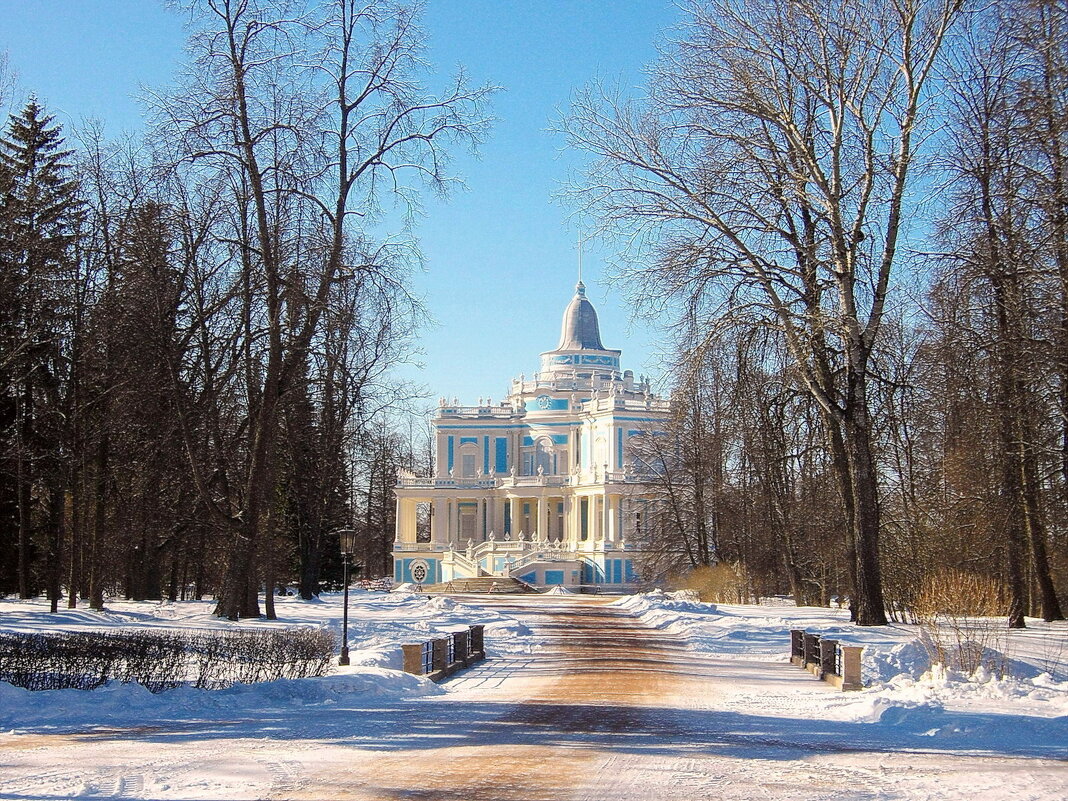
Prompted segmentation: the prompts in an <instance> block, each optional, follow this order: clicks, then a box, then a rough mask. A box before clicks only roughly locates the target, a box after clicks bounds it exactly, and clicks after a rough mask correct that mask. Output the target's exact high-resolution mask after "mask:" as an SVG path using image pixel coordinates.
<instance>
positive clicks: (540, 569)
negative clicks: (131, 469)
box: [393, 281, 669, 592]
mask: <svg viewBox="0 0 1068 801" xmlns="http://www.w3.org/2000/svg"><path fill="white" fill-rule="evenodd" d="M619 357H620V351H618V350H612V349H610V348H606V347H604V345H602V344H601V334H600V329H599V326H598V322H597V312H596V311H595V310H594V308H593V304H591V303H590V301H589V300H588V299H587V298H586V289H585V286H584V285H583V284H582V282H581V281H580V282H579V283H578V286H577V287H576V288H575V296H574V297H573V298H572V299H571V302H570V303H569V304H568V306H567V308H566V310H565V311H564V319H563V326H562V330H561V333H560V343H559V344H558V345H557V347H556V349H555V350H551V351H549V352H547V353H543V354H542V355H541V369H540V370H539V372H537V373H535V374H534V376H533V378H531V379H529V380H528V379H526V378H525V377H524V376H520V377H519V378H518V379H516V380H513V381H512V386H511V390H510V392H509V393H508V396H507V398H505V399H504V400H503V401H502V402H501V403H500V404H496V405H495V404H493V403H492V402H490V401H486V402H482V400H481V399H480V401H479V404H478V405H477V406H460V405H457V403H456V402H455V400H454V401H453V402H452V403H448V402H447V401H446V399H444V398H442V399H440V400H439V404H438V409H437V413H436V415H435V417H434V420H433V427H434V432H435V443H436V469H435V474H434V475H433V476H427V477H422V476H416V475H414V474H411V473H407V472H406V473H403V474H402V475H401V476H400V477H399V479H398V482H397V487H396V494H397V536H396V542H395V544H394V551H393V558H394V580H395V581H396V582H411V583H416V584H431V583H441V582H445V583H448V582H450V581H457V580H461V579H471V578H476V577H486V576H498V577H502V578H507V577H511V578H517V579H519V580H520V581H523V582H525V583H527V584H530V585H532V586H535V587H547V586H552V585H560V586H563V587H566V588H570V589H573V590H582V591H594V592H596V591H623V590H627V589H630V588H633V587H634V586H635V584H636V582H637V581H638V569H637V565H638V563H640V561H641V560H640V556H641V550H640V548H641V542H642V523H643V520H642V518H643V514H645V512H646V509H647V504H648V503H649V499H648V496H647V495H645V494H644V493H643V484H642V472H641V470H640V469H637V468H636V466H635V465H636V462H637V463H640V459H636V458H635V457H636V454H635V453H632V449H633V445H634V444H636V443H637V442H638V440H634V439H633V438H635V437H639V436H641V435H643V434H655V433H658V431H659V429H661V428H662V427H663V426H664V422H665V418H666V417H667V415H668V412H669V407H668V401H667V400H665V399H662V398H658V397H656V396H655V395H653V394H652V392H651V391H650V387H649V382H648V380H646V379H644V378H642V379H639V380H635V378H634V374H633V372H632V371H630V370H626V371H620V364H619Z"/></svg>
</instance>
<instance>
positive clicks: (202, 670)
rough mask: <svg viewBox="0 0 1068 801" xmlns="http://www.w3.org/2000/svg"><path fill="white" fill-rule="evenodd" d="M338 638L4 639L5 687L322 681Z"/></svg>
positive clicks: (310, 633) (317, 634)
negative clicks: (130, 683) (319, 677)
mask: <svg viewBox="0 0 1068 801" xmlns="http://www.w3.org/2000/svg"><path fill="white" fill-rule="evenodd" d="M334 650H335V641H334V636H333V635H332V634H330V632H328V631H325V630H323V629H315V628H306V627H304V628H291V629H283V630H269V631H243V630H219V631H215V630H210V631H202V632H197V633H187V632H183V631H129V630H120V631H113V632H112V631H108V632H55V633H48V634H18V633H0V681H6V682H10V683H11V684H14V685H15V686H17V687H25V688H26V689H28V690H66V689H78V690H91V689H93V688H95V687H100V686H101V685H103V684H106V683H107V682H109V681H121V682H135V683H137V684H141V685H143V686H145V687H146V688H148V689H149V690H151V691H152V692H154V693H158V692H161V691H163V690H169V689H172V688H174V687H180V686H182V685H189V686H193V687H199V688H203V689H221V688H224V687H230V686H232V685H234V684H252V683H254V682H260V681H273V680H275V679H302V678H307V677H309V676H324V675H326V673H327V672H328V671H329V668H330V665H331V663H332V662H333V655H334Z"/></svg>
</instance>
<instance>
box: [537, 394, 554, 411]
mask: <svg viewBox="0 0 1068 801" xmlns="http://www.w3.org/2000/svg"><path fill="white" fill-rule="evenodd" d="M552 402H553V399H552V398H550V397H549V396H548V395H538V397H537V399H536V401H535V403H537V404H538V408H539V409H548V408H549V407H550V406H551V405H552Z"/></svg>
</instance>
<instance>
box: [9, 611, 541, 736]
mask: <svg viewBox="0 0 1068 801" xmlns="http://www.w3.org/2000/svg"><path fill="white" fill-rule="evenodd" d="M276 609H277V613H278V616H279V620H277V621H268V620H254V621H248V620H245V621H239V622H234V621H229V620H222V619H220V618H217V617H215V616H214V615H213V614H212V610H213V604H212V603H211V602H208V601H182V602H174V603H172V602H167V601H164V602H113V603H110V604H109V605H108V608H107V609H106V610H103V611H95V610H90V609H75V610H64V611H62V612H59V613H57V614H51V613H49V612H48V611H47V610H48V601H38V600H32V601H13V600H0V630H8V631H25V632H47V631H84V630H94V631H108V630H117V629H123V630H130V629H136V628H145V629H160V628H164V629H181V630H189V629H203V628H211V629H222V628H250V629H257V630H264V629H270V628H277V627H288V626H318V627H322V628H324V629H326V630H329V631H331V632H333V633H334V634H335V635H336V637H337V639H338V641H340V639H341V616H342V606H341V594H340V593H324V594H323V596H322V597H321V598H318V599H315V600H312V601H303V600H301V599H299V598H297V597H282V598H278V599H277V600H276ZM472 624H483V625H485V626H486V634H485V636H486V642H487V644H488V646H489V647H490V649H491V650H492V651H493V652H494V653H527V652H529V650H530V649H531V648H533V647H536V644H535V643H534V642H533V639H532V637H531V636H530V634H531V633H530V629H529V628H528V627H527V626H526V625H524V624H523V623H521V622H519V621H518V620H517V619H515V618H513V617H509V616H507V615H504V614H502V613H500V612H497V611H494V610H490V609H485V608H482V607H479V606H476V605H472V604H465V603H460V602H457V601H454V600H452V599H450V598H446V597H444V596H434V597H431V598H428V597H427V596H425V595H419V594H400V595H394V594H384V593H372V592H360V591H358V590H357V591H355V592H352V593H351V595H350V598H349V628H348V634H349V657H350V661H351V664H350V665H349V666H348V667H342V668H336V669H335V672H334V673H333V674H332V675H329V676H325V677H322V678H313V679H291V680H281V681H273V682H263V683H259V684H252V685H237V686H235V687H231V688H229V689H226V690H197V689H194V688H191V687H181V688H178V689H174V690H168V691H165V692H163V693H159V694H155V695H153V694H152V693H150V692H149V691H148V690H146V689H145V688H143V687H141V686H139V685H132V684H120V683H117V682H112V683H110V684H108V685H107V686H105V687H101V688H98V689H97V690H93V691H84V690H51V691H40V692H31V691H29V690H23V689H21V688H18V687H13V686H11V685H10V684H7V683H5V682H0V730H3V729H11V728H14V727H27V728H28V727H39V726H48V725H52V726H56V727H60V728H67V727H72V728H74V727H84V726H86V725H131V724H136V723H138V722H140V723H145V722H151V721H153V720H166V719H172V718H181V719H193V720H195V719H199V718H201V717H203V718H208V717H210V716H212V715H214V716H215V717H216V718H217V717H218V714H219V712H220V711H222V712H224V713H225V714H228V715H230V714H233V715H240V714H253V713H256V712H257V711H261V710H264V709H280V710H287V709H290V710H292V709H305V708H309V707H336V708H349V707H352V708H356V707H359V706H360V705H361V704H366V703H373V704H375V705H382V704H387V705H388V704H390V703H396V702H399V701H403V700H407V699H411V698H418V697H421V696H427V695H438V694H441V693H443V692H445V690H444V689H443V688H441V687H439V686H438V685H436V684H434V683H433V682H431V681H429V680H428V679H425V678H422V677H419V676H413V675H410V674H407V673H403V672H402V671H401V667H402V657H401V651H400V646H401V645H402V644H404V643H414V642H422V641H424V640H427V639H431V638H433V637H438V636H441V635H442V634H444V633H447V632H449V631H456V630H458V629H463V628H466V627H467V626H469V625H472Z"/></svg>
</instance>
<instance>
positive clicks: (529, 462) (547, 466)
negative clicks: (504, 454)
mask: <svg viewBox="0 0 1068 801" xmlns="http://www.w3.org/2000/svg"><path fill="white" fill-rule="evenodd" d="M557 450H558V449H557V447H556V445H554V444H553V441H552V439H550V438H549V437H540V438H539V439H538V441H537V442H535V443H534V444H533V445H528V446H527V447H525V448H523V475H525V476H536V475H539V473H538V468H539V467H540V468H541V473H540V475H545V476H555V475H556V474H557V471H558V470H559V468H560V466H561V465H562V464H564V463H566V461H567V456H566V452H563V451H561V452H560V453H558V452H557Z"/></svg>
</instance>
